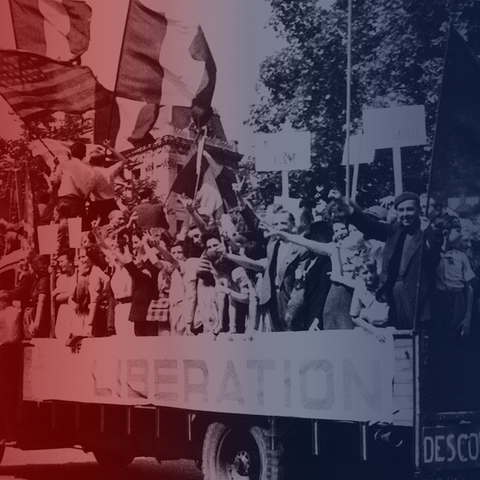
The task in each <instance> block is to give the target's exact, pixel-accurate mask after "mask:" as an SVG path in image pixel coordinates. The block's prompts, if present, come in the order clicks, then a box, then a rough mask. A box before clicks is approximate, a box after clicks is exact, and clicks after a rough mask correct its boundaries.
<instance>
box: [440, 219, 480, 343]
mask: <svg viewBox="0 0 480 480" xmlns="http://www.w3.org/2000/svg"><path fill="white" fill-rule="evenodd" d="M440 227H441V229H442V232H443V237H444V244H443V248H442V254H441V258H440V262H439V264H438V266H437V270H436V272H435V273H436V275H435V280H436V282H435V283H436V288H437V293H436V301H435V307H436V309H437V311H436V320H437V321H438V323H437V325H438V329H439V330H441V331H443V332H450V334H452V335H456V334H457V335H458V334H459V335H460V336H461V337H462V338H466V337H468V335H469V334H470V323H471V318H472V306H473V287H472V285H471V283H472V280H473V279H474V278H475V274H474V273H473V270H472V267H471V265H470V260H469V259H468V257H467V255H466V253H464V252H463V251H462V249H463V248H462V247H463V245H464V243H463V239H462V234H461V226H460V222H459V221H458V219H457V218H455V217H443V218H442V219H441V224H440Z"/></svg>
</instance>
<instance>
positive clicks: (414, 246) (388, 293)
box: [350, 209, 441, 328]
mask: <svg viewBox="0 0 480 480" xmlns="http://www.w3.org/2000/svg"><path fill="white" fill-rule="evenodd" d="M350 223H352V225H355V226H356V227H357V228H358V229H359V230H360V231H361V232H362V233H363V234H364V235H365V238H367V239H370V238H373V239H376V240H380V241H383V242H385V249H384V253H383V265H382V272H381V275H380V282H379V286H378V290H377V298H378V299H379V300H380V301H387V302H388V303H389V304H390V305H392V303H393V302H392V300H393V287H394V285H395V282H396V281H397V279H398V278H401V279H402V281H403V286H404V291H405V295H406V296H407V298H409V299H411V302H409V304H408V312H407V315H408V319H407V321H405V319H403V320H402V319H396V321H395V322H396V324H395V325H394V326H396V327H397V328H412V327H413V325H414V317H415V314H416V316H417V319H418V320H429V319H430V318H429V301H430V296H431V294H432V292H433V291H434V288H435V269H436V266H437V265H438V262H439V260H440V248H441V242H439V241H438V240H437V239H436V238H435V236H434V232H433V230H432V229H431V228H428V229H427V230H425V231H424V232H422V231H421V230H420V226H418V228H417V229H416V230H414V233H413V239H412V242H411V243H410V245H409V248H408V250H407V251H406V252H404V255H405V256H406V258H403V260H402V262H401V265H403V268H399V269H398V272H396V271H394V270H395V268H393V261H392V260H393V257H394V254H395V253H396V250H397V247H398V248H402V247H401V246H400V245H399V242H400V240H401V238H402V233H403V231H404V228H403V226H402V225H401V224H399V223H395V224H393V225H390V224H386V223H383V222H380V221H378V220H375V219H373V218H371V217H370V216H368V215H366V214H365V213H363V212H362V211H360V210H357V209H356V210H355V211H354V212H353V213H352V215H351V216H350ZM398 253H399V252H397V254H398ZM394 276H395V277H396V278H393V277H394ZM419 280H420V282H419ZM417 285H418V298H417ZM416 299H417V303H416V302H415V300H416ZM392 310H393V309H392V308H391V309H390V311H391V313H392V314H393V313H394V312H393V311H392Z"/></svg>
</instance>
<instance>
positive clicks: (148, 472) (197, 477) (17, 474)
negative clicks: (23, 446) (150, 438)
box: [0, 448, 202, 480]
mask: <svg viewBox="0 0 480 480" xmlns="http://www.w3.org/2000/svg"><path fill="white" fill-rule="evenodd" d="M114 476H115V480H202V474H201V473H200V471H199V470H198V469H197V468H196V467H195V464H194V463H193V462H192V461H188V460H180V461H169V462H164V463H162V465H159V464H158V463H157V461H156V460H154V459H151V458H137V459H135V460H134V462H133V463H132V464H131V465H130V466H129V467H128V468H126V469H125V470H123V471H121V472H115V475H114ZM0 479H1V480H86V479H88V480H113V478H112V472H111V471H110V472H108V471H106V470H103V469H102V468H100V467H99V465H98V464H97V463H96V461H95V458H94V457H93V455H92V454H91V453H88V454H87V453H84V452H83V451H81V450H74V449H60V450H35V451H21V450H17V449H15V448H7V449H6V451H5V456H4V458H3V461H2V464H1V466H0Z"/></svg>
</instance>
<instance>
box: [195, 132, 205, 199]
mask: <svg viewBox="0 0 480 480" xmlns="http://www.w3.org/2000/svg"><path fill="white" fill-rule="evenodd" d="M201 132H202V136H201V137H199V140H198V149H197V163H196V170H195V173H196V174H197V179H196V182H195V192H194V194H193V204H194V205H195V200H196V199H197V193H198V189H199V187H200V173H201V172H202V158H203V150H204V148H205V140H206V139H207V127H206V126H204V127H202V130H201Z"/></svg>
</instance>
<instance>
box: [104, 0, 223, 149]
mask: <svg viewBox="0 0 480 480" xmlns="http://www.w3.org/2000/svg"><path fill="white" fill-rule="evenodd" d="M146 4H148V5H149V6H148V7H147V6H146ZM150 7H152V8H150ZM175 7H176V11H174V9H175ZM180 7H181V8H180ZM182 8H183V9H184V8H185V5H184V4H183V6H182V5H176V4H175V2H155V1H153V0H151V1H148V0H131V3H130V9H129V13H128V17H127V22H126V26H125V38H124V42H123V48H122V52H121V55H120V62H119V68H118V77H117V85H116V90H115V93H116V96H117V105H115V106H114V109H115V110H114V115H113V116H110V118H111V119H112V118H113V117H115V115H116V114H117V113H118V112H119V113H120V125H119V128H120V130H121V131H120V132H119V133H118V136H117V141H116V144H117V146H118V144H121V145H122V147H125V140H126V139H128V141H129V143H130V144H131V145H135V146H137V145H140V144H142V143H147V141H148V139H149V138H151V137H150V135H149V131H150V130H151V128H152V127H153V125H154V124H155V121H156V119H157V116H158V106H161V105H175V106H183V107H190V108H191V116H192V119H193V120H194V122H195V123H196V124H197V125H198V126H203V125H205V124H206V123H207V122H208V120H209V118H210V117H211V114H212V107H211V102H212V97H213V93H214V90H215V83H216V74H217V70H216V65H215V61H214V59H213V56H212V54H211V51H210V48H209V46H208V43H207V41H206V39H205V36H204V34H203V31H202V29H201V27H200V26H199V25H195V24H193V23H192V22H189V21H185V20H183V19H182V18H184V17H185V11H182ZM116 133H117V132H115V134H116Z"/></svg>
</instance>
